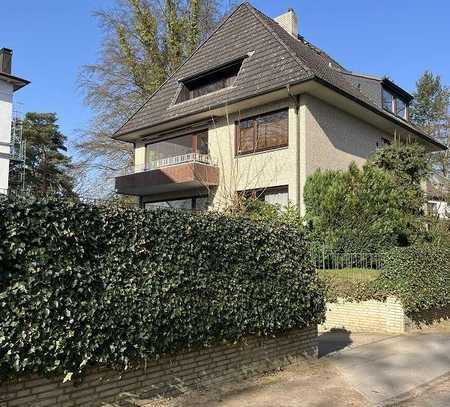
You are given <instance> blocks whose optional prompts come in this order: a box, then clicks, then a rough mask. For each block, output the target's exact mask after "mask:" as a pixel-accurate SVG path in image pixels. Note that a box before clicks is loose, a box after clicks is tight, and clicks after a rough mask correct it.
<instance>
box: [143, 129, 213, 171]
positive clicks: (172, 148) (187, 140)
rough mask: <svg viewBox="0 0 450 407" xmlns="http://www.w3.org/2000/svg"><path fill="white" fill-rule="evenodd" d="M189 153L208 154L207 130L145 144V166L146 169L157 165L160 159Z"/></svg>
mask: <svg viewBox="0 0 450 407" xmlns="http://www.w3.org/2000/svg"><path fill="white" fill-rule="evenodd" d="M191 153H198V154H203V155H207V154H208V131H207V130H205V131H201V132H198V133H194V134H187V135H185V136H180V137H175V138H171V139H168V140H164V141H158V142H156V143H150V144H147V146H146V155H147V157H146V166H147V168H148V169H152V168H154V167H155V166H156V167H157V166H159V165H158V162H160V161H161V160H164V159H167V158H171V157H180V156H184V155H186V154H191Z"/></svg>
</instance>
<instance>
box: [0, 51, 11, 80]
mask: <svg viewBox="0 0 450 407" xmlns="http://www.w3.org/2000/svg"><path fill="white" fill-rule="evenodd" d="M11 63H12V49H9V48H2V49H0V72H2V73H6V74H8V75H11Z"/></svg>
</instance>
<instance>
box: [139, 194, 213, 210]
mask: <svg viewBox="0 0 450 407" xmlns="http://www.w3.org/2000/svg"><path fill="white" fill-rule="evenodd" d="M145 209H150V210H155V209H184V210H195V211H203V210H206V209H208V197H207V196H197V197H193V198H183V199H171V200H166V201H158V202H146V203H145Z"/></svg>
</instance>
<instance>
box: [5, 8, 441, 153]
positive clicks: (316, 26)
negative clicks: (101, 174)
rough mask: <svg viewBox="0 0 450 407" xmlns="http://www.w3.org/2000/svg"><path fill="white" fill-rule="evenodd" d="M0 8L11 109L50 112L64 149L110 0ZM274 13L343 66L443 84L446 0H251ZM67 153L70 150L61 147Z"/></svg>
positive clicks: (78, 119)
mask: <svg viewBox="0 0 450 407" xmlns="http://www.w3.org/2000/svg"><path fill="white" fill-rule="evenodd" d="M3 1H6V0H3ZM7 3H8V5H7V6H6V7H5V6H3V10H5V8H6V11H7V13H5V14H4V16H3V18H2V19H1V22H0V47H6V48H12V49H13V52H14V55H13V74H15V75H17V76H20V77H22V78H24V79H28V80H30V81H31V84H30V85H28V86H27V87H25V88H23V89H22V90H20V91H18V92H17V93H16V94H15V107H16V109H17V110H18V111H19V112H21V113H22V114H24V113H25V112H27V111H37V112H56V113H57V115H58V117H59V124H60V127H61V129H62V131H63V132H64V134H66V136H67V137H68V139H69V147H70V146H71V145H73V143H74V142H76V140H77V138H78V137H79V130H80V129H83V128H86V127H87V125H88V123H89V120H90V118H91V117H92V114H93V113H92V112H91V111H90V110H89V108H88V107H87V106H86V105H85V104H84V102H83V94H82V92H81V91H80V89H79V88H78V86H77V77H78V75H79V72H80V69H81V67H82V66H83V65H85V64H90V63H94V62H96V61H97V58H98V56H99V50H100V45H101V41H102V31H101V28H100V26H99V25H98V21H97V20H96V18H95V17H94V16H93V13H94V11H95V10H98V9H101V8H108V7H111V6H113V5H114V4H115V3H116V0H66V1H62V0H40V1H35V0H15V1H8V2H7ZM251 3H252V4H253V5H254V6H255V7H257V8H258V9H260V10H261V11H263V12H264V13H266V14H267V15H269V16H270V17H276V16H278V15H280V14H282V13H284V12H285V11H287V9H288V8H289V7H292V8H293V9H294V10H295V11H296V13H297V15H298V18H299V31H300V33H301V34H302V35H303V36H305V38H306V39H307V40H309V41H310V42H312V43H313V44H314V45H316V46H318V47H319V48H322V49H323V50H324V51H326V52H327V53H328V54H330V55H331V56H332V57H333V58H335V59H336V60H337V61H338V62H339V63H341V64H342V65H344V66H345V67H346V68H347V69H350V70H352V71H356V72H364V73H370V74H377V75H387V76H389V77H390V78H391V79H393V80H394V81H395V82H396V83H397V84H399V85H400V86H402V87H404V88H405V89H406V90H408V91H413V90H414V89H415V82H416V80H417V79H418V77H419V76H420V75H421V73H423V72H424V71H425V70H426V69H428V70H431V71H433V72H434V73H437V74H440V75H441V77H442V79H443V81H444V83H446V84H449V85H450V1H448V0H428V1H425V0H408V1H393V0H297V1H295V0H277V1H273V0H253V1H252V2H251ZM69 152H70V153H71V154H75V152H74V150H73V149H71V148H70V149H69Z"/></svg>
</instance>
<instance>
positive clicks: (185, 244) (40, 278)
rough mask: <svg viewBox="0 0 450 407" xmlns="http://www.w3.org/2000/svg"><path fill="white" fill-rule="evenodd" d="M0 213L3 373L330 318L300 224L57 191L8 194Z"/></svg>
mask: <svg viewBox="0 0 450 407" xmlns="http://www.w3.org/2000/svg"><path fill="white" fill-rule="evenodd" d="M0 219H1V222H0V266H1V267H0V308H1V309H0V315H1V317H0V377H12V376H16V375H18V374H25V373H31V372H37V373H41V374H53V373H55V374H61V373H63V374H65V375H66V378H67V379H69V378H70V377H71V376H72V375H73V374H75V375H81V374H82V373H83V371H84V370H85V369H86V368H87V367H89V366H93V365H106V366H111V367H115V368H127V367H129V366H131V365H133V364H135V363H138V361H142V359H146V358H154V357H157V356H158V355H161V354H165V353H171V352H175V351H178V350H181V349H184V348H187V347H193V346H208V345H209V344H213V343H215V342H221V341H235V340H238V339H239V338H240V337H242V336H245V335H249V334H255V335H269V334H274V333H277V332H280V331H283V330H287V329H290V328H293V327H297V328H302V327H305V326H308V325H310V324H316V323H320V322H321V321H322V320H323V317H324V297H323V292H322V286H321V283H320V281H319V279H318V277H317V274H316V272H315V271H314V268H313V267H312V265H311V263H310V260H309V257H308V250H307V244H306V242H305V239H304V236H303V234H302V233H301V232H299V231H298V230H297V229H295V228H293V227H289V226H282V225H281V226H280V225H278V226H273V225H270V224H261V223H256V222H254V221H251V220H249V219H245V218H239V217H227V216H224V215H219V214H201V215H196V214H191V213H185V212H181V211H180V212H178V211H177V212H173V211H164V210H160V211H143V210H139V209H132V208H120V207H117V206H102V207H98V206H93V205H86V204H83V203H73V202H72V203H70V202H64V201H61V200H47V201H45V200H34V201H28V202H27V201H24V200H15V201H11V200H3V201H1V202H0Z"/></svg>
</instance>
